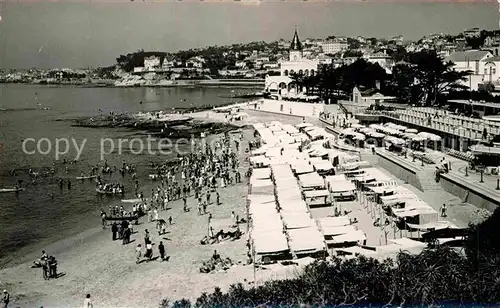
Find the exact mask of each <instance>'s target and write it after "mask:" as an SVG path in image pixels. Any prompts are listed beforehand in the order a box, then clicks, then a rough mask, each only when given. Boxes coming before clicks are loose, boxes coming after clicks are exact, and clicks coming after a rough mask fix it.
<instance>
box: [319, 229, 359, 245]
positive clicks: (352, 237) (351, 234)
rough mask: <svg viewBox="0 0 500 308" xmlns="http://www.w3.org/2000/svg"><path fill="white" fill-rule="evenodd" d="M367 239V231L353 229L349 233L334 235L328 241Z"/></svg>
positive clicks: (351, 241) (341, 242)
mask: <svg viewBox="0 0 500 308" xmlns="http://www.w3.org/2000/svg"><path fill="white" fill-rule="evenodd" d="M365 240H366V234H365V232H363V230H351V231H350V232H348V233H345V234H341V235H338V236H334V237H333V238H332V239H331V240H328V241H327V243H331V244H343V243H353V242H362V241H365Z"/></svg>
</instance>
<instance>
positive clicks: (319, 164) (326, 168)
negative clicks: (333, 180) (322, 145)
mask: <svg viewBox="0 0 500 308" xmlns="http://www.w3.org/2000/svg"><path fill="white" fill-rule="evenodd" d="M312 164H313V166H314V169H315V170H316V171H317V172H318V173H330V172H332V171H333V170H334V167H333V165H332V163H331V162H330V161H328V160H324V159H322V160H319V161H313V162H312Z"/></svg>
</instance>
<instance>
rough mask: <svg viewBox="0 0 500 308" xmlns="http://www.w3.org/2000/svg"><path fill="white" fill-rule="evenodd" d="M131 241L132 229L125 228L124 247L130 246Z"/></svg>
mask: <svg viewBox="0 0 500 308" xmlns="http://www.w3.org/2000/svg"><path fill="white" fill-rule="evenodd" d="M129 241H130V229H129V228H125V230H123V240H122V245H126V244H128V243H129Z"/></svg>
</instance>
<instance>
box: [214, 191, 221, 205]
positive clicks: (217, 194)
mask: <svg viewBox="0 0 500 308" xmlns="http://www.w3.org/2000/svg"><path fill="white" fill-rule="evenodd" d="M215 196H216V198H217V205H220V194H219V192H218V191H216V192H215Z"/></svg>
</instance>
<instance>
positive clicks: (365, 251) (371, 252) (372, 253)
mask: <svg viewBox="0 0 500 308" xmlns="http://www.w3.org/2000/svg"><path fill="white" fill-rule="evenodd" d="M335 251H339V252H344V253H349V254H352V255H358V254H359V255H362V256H368V257H375V256H376V255H377V252H376V251H375V250H371V249H366V248H362V247H360V246H352V247H345V248H337V249H335Z"/></svg>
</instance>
